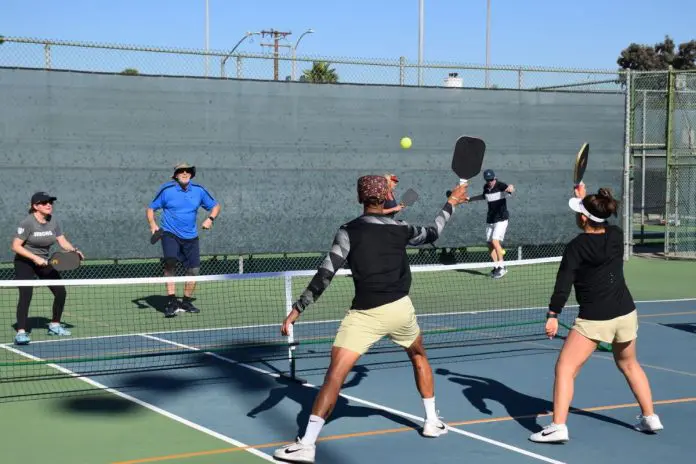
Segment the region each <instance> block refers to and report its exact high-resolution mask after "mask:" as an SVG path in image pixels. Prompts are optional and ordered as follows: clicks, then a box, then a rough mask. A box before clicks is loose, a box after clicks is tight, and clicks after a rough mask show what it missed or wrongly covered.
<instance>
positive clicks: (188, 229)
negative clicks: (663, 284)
mask: <svg viewBox="0 0 696 464" xmlns="http://www.w3.org/2000/svg"><path fill="white" fill-rule="evenodd" d="M217 204H218V202H217V201H216V200H215V199H214V198H213V196H212V195H211V194H210V192H208V191H207V190H206V189H205V188H204V187H203V186H202V185H199V184H196V183H193V182H189V184H188V186H187V187H186V190H184V189H183V188H182V187H181V185H180V184H179V182H177V181H175V180H171V181H169V182H167V183H165V184H162V186H160V189H159V191H158V192H157V195H155V199H154V200H152V202H151V203H150V208H152V209H153V210H155V211H157V210H159V209H161V210H162V217H161V218H160V228H161V229H162V230H163V231H165V232H171V233H172V234H174V235H176V236H177V237H179V238H184V239H192V238H196V237H198V230H197V228H196V215H197V213H198V208H200V207H202V208H204V209H205V210H206V211H210V210H211V209H213V208H214V207H215V206H216V205H217Z"/></svg>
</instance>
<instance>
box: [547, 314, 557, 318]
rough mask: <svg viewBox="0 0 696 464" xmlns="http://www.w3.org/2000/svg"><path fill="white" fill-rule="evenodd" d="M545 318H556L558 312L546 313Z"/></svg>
mask: <svg viewBox="0 0 696 464" xmlns="http://www.w3.org/2000/svg"><path fill="white" fill-rule="evenodd" d="M546 319H558V313H546Z"/></svg>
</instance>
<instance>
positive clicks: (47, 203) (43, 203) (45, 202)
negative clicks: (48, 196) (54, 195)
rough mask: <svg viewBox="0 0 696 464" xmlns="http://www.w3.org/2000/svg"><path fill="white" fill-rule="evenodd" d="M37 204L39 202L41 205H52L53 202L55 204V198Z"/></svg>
mask: <svg viewBox="0 0 696 464" xmlns="http://www.w3.org/2000/svg"><path fill="white" fill-rule="evenodd" d="M36 204H37V205H41V206H46V205H52V204H53V200H47V201H40V202H38V203H36Z"/></svg>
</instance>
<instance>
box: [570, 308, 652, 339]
mask: <svg viewBox="0 0 696 464" xmlns="http://www.w3.org/2000/svg"><path fill="white" fill-rule="evenodd" d="M573 329H575V330H577V331H578V333H579V334H580V335H583V336H584V337H585V338H589V339H590V340H593V341H598V342H605V343H626V342H630V341H631V340H634V339H636V338H637V337H638V313H637V311H636V310H633V311H632V312H630V313H628V314H626V315H623V316H619V317H615V318H614V319H609V320H608V321H588V320H587V319H580V318H579V317H578V318H577V319H575V325H574V326H573Z"/></svg>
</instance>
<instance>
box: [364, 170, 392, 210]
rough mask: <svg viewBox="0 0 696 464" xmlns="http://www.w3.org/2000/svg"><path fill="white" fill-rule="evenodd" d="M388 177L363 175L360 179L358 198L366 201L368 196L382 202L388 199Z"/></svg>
mask: <svg viewBox="0 0 696 464" xmlns="http://www.w3.org/2000/svg"><path fill="white" fill-rule="evenodd" d="M388 190H389V186H388V185H387V179H385V178H384V176H362V177H361V178H360V179H358V200H359V201H360V203H364V202H365V200H367V199H368V198H374V199H376V200H377V202H379V203H381V202H383V201H385V200H386V199H387V191H388Z"/></svg>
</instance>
